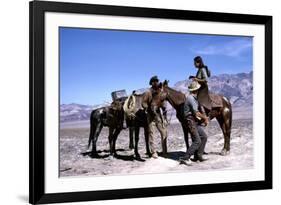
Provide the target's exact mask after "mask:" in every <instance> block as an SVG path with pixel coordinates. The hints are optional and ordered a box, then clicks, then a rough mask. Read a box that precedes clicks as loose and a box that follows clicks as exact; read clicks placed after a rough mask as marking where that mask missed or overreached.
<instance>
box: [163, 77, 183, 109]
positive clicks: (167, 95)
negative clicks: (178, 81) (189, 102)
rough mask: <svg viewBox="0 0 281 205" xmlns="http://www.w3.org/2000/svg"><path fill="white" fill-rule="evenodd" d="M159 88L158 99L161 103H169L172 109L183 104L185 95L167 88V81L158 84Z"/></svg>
mask: <svg viewBox="0 0 281 205" xmlns="http://www.w3.org/2000/svg"><path fill="white" fill-rule="evenodd" d="M159 85H160V86H161V87H160V91H161V92H160V99H161V100H162V101H166V100H167V101H169V103H170V104H171V105H172V106H173V107H177V106H178V105H180V104H182V103H184V102H185V95H184V94H183V93H181V92H180V91H177V90H175V89H173V88H170V87H169V81H168V80H164V81H163V82H161V83H160V84H159Z"/></svg>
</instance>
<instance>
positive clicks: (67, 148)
mask: <svg viewBox="0 0 281 205" xmlns="http://www.w3.org/2000/svg"><path fill="white" fill-rule="evenodd" d="M234 114H235V113H234ZM245 116H247V117H245ZM245 116H243V117H242V118H241V117H234V120H233V125H232V134H231V151H230V154H229V155H227V156H221V155H220V154H219V153H220V151H221V149H222V147H223V143H224V139H223V135H222V132H221V130H220V128H219V125H218V123H217V122H216V120H212V121H211V123H210V124H209V125H208V127H206V128H205V131H206V133H207V134H208V142H207V145H206V149H205V151H206V152H207V153H208V155H204V157H205V158H208V160H207V161H205V162H194V163H193V164H192V166H186V165H180V164H179V161H178V159H179V157H180V156H184V154H185V151H186V148H185V142H184V138H183V132H182V129H181V126H180V124H179V123H177V122H173V123H171V124H170V125H169V126H168V152H169V154H168V157H167V158H164V157H161V146H160V141H161V139H160V135H159V137H158V150H159V153H160V156H159V158H158V159H152V158H148V157H147V156H146V155H145V141H144V135H143V130H141V133H140V141H139V152H140V155H141V157H142V160H136V159H135V158H134V151H133V150H130V149H129V132H128V129H127V130H123V131H122V132H121V133H120V135H119V137H118V139H117V144H116V148H117V154H118V156H117V158H110V157H109V144H108V137H107V136H108V128H103V130H102V132H101V134H100V136H99V139H98V142H97V149H98V152H99V153H98V154H99V157H98V158H92V157H91V156H90V155H89V154H88V152H87V144H88V137H89V126H90V125H89V121H81V122H68V123H62V124H61V128H60V150H59V153H60V170H59V175H60V177H69V176H93V175H127V174H145V173H166V172H183V171H185V172H188V171H202V170H206V171H207V170H226V169H251V168H253V165H254V164H253V161H254V160H253V149H254V147H253V133H252V128H253V127H252V124H253V123H252V117H249V116H251V115H245Z"/></svg>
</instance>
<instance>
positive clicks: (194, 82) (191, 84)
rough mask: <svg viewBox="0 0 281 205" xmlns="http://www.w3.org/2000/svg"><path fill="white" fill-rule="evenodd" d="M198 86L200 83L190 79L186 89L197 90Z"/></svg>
mask: <svg viewBox="0 0 281 205" xmlns="http://www.w3.org/2000/svg"><path fill="white" fill-rule="evenodd" d="M200 87H201V85H200V84H199V83H198V82H197V81H192V82H191V83H190V84H189V86H188V90H189V91H195V90H198V89H199V88H200Z"/></svg>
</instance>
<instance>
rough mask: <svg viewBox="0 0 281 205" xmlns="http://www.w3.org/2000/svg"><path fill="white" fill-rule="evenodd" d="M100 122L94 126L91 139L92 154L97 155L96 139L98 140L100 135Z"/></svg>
mask: <svg viewBox="0 0 281 205" xmlns="http://www.w3.org/2000/svg"><path fill="white" fill-rule="evenodd" d="M102 127H103V126H102V123H101V122H99V123H98V124H97V126H96V130H95V132H94V136H93V139H92V147H93V149H92V156H95V155H97V141H98V137H99V135H100V132H101V130H102Z"/></svg>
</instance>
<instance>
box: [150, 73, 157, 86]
mask: <svg viewBox="0 0 281 205" xmlns="http://www.w3.org/2000/svg"><path fill="white" fill-rule="evenodd" d="M153 82H159V79H158V77H157V75H155V76H153V77H152V78H150V81H149V85H152V83H153Z"/></svg>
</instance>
